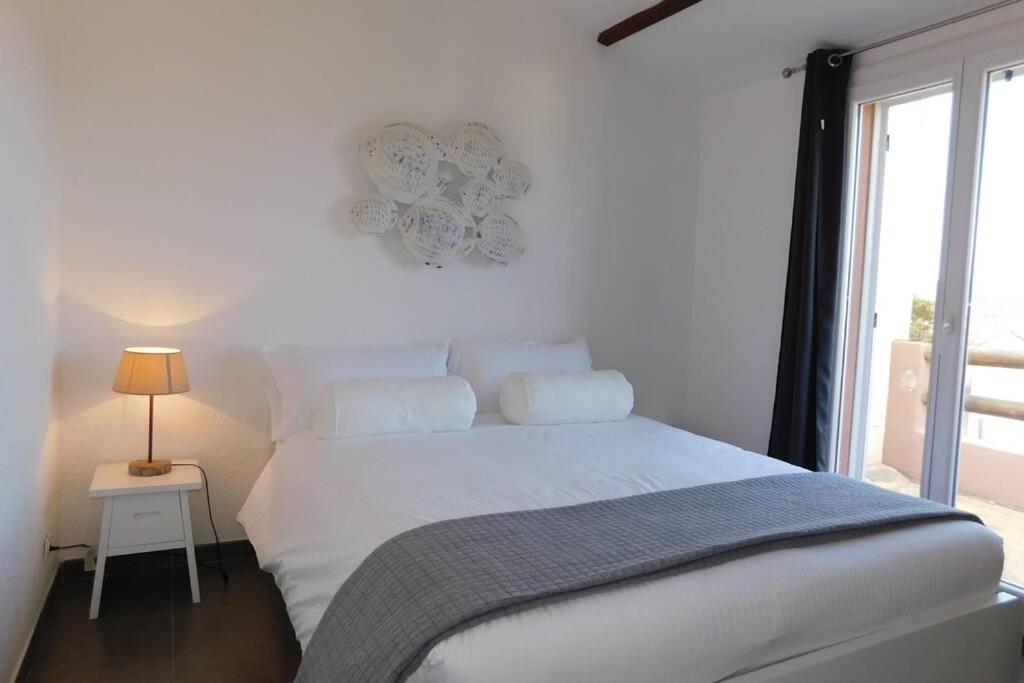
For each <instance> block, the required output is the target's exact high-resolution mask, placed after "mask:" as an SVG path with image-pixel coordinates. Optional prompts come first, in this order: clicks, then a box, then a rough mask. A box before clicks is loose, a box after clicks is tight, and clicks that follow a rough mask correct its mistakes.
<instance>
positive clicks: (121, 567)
mask: <svg viewBox="0 0 1024 683" xmlns="http://www.w3.org/2000/svg"><path fill="white" fill-rule="evenodd" d="M206 559H209V558H206ZM224 568H225V570H227V572H228V574H229V575H230V581H229V582H228V584H227V585H226V586H225V584H224V582H223V581H222V580H221V578H220V574H218V573H217V571H216V570H214V569H209V568H205V567H202V566H201V567H199V590H200V593H201V597H202V602H200V603H199V604H198V605H194V604H192V598H191V594H190V591H189V581H188V570H187V568H186V567H185V565H184V556H182V555H181V554H180V553H177V554H170V553H162V554H155V553H154V554H148V555H133V556H125V557H117V558H112V559H111V560H110V562H109V563H108V565H107V572H106V579H105V581H104V587H103V600H102V602H101V604H100V616H99V619H97V620H95V621H90V620H89V598H90V595H91V592H92V578H93V575H92V574H91V573H89V574H85V573H82V572H81V571H80V570H79V571H74V570H72V569H68V568H66V567H65V568H62V571H61V574H60V576H58V578H57V582H58V584H57V586H56V592H55V594H54V599H53V600H52V601H51V602H50V604H49V605H48V606H47V608H46V611H45V613H44V615H43V618H42V620H41V622H40V627H39V630H38V631H37V637H36V639H35V641H34V642H33V645H32V649H31V652H30V653H29V659H28V660H27V661H26V666H25V667H24V668H23V671H22V673H23V680H26V681H33V682H36V681H75V682H76V683H79V682H82V683H87V682H91V681H104V682H110V683H113V682H116V681H145V683H160V682H162V681H203V683H218V682H220V683H228V682H230V681H255V682H259V681H267V682H271V681H290V680H292V679H293V678H294V676H295V671H296V669H297V668H298V665H299V658H300V651H299V645H298V642H296V640H295V634H294V633H293V631H292V627H291V623H290V622H289V621H288V615H287V613H286V612H285V607H284V602H283V601H282V600H281V595H280V593H279V592H278V590H277V587H276V586H275V585H274V580H273V578H272V577H271V576H270V575H269V574H267V573H265V572H262V571H260V569H259V567H258V566H257V564H256V558H255V557H254V556H252V554H251V549H248V550H244V549H242V550H240V549H235V550H234V551H233V552H231V553H230V559H225V561H224Z"/></svg>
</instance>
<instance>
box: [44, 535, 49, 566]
mask: <svg viewBox="0 0 1024 683" xmlns="http://www.w3.org/2000/svg"><path fill="white" fill-rule="evenodd" d="M49 556H50V534H46V535H45V536H43V561H44V562H45V561H46V558H48V557H49Z"/></svg>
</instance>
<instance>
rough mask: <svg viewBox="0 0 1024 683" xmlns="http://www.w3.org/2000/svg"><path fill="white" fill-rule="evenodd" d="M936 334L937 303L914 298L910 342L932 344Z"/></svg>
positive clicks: (911, 312) (917, 297) (911, 310)
mask: <svg viewBox="0 0 1024 683" xmlns="http://www.w3.org/2000/svg"><path fill="white" fill-rule="evenodd" d="M934 334H935V302H934V301H929V300H928V299H922V298H921V297H919V296H915V297H914V302H913V303H912V304H911V308H910V341H916V342H924V343H926V344H931V343H932V336H933V335H934Z"/></svg>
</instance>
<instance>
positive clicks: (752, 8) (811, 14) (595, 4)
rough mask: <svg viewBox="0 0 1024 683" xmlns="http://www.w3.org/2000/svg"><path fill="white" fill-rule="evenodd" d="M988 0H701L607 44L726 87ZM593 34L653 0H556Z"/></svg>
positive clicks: (693, 80) (704, 86)
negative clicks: (819, 49)
mask: <svg viewBox="0 0 1024 683" xmlns="http://www.w3.org/2000/svg"><path fill="white" fill-rule="evenodd" d="M993 1H994V0H704V1H703V2H701V3H699V4H697V5H695V6H693V7H690V8H689V9H686V10H684V11H682V12H680V13H679V14H676V15H675V16H673V17H670V18H669V19H666V20H665V21H662V22H661V23H659V24H655V25H654V26H651V27H650V28H647V29H646V30H644V31H642V32H641V33H638V34H636V35H634V36H632V37H630V38H627V39H626V40H624V41H622V42H620V43H617V44H616V45H613V46H611V47H606V48H601V49H604V50H609V51H618V52H619V53H620V54H622V55H623V56H625V57H626V58H628V59H630V60H635V61H638V62H641V63H644V64H646V65H648V66H650V67H652V68H655V69H658V70H659V71H661V72H662V73H663V74H665V75H668V76H670V77H672V78H674V79H676V80H678V81H679V82H681V83H682V84H683V85H684V86H685V87H687V88H696V89H698V90H699V91H700V92H703V93H708V92H716V91H721V90H728V89H731V88H734V87H738V86H740V85H744V84H746V83H752V82H755V81H760V80H763V79H765V78H769V77H771V76H772V75H777V74H779V73H780V72H781V71H782V69H783V67H786V66H791V65H795V64H799V63H802V61H803V57H804V55H806V54H807V53H808V52H810V51H811V50H813V49H815V48H817V47H837V46H844V47H853V46H857V45H860V44H862V43H864V42H865V41H870V40H873V39H877V38H880V37H885V36H888V35H892V34H895V33H900V32H902V31H905V30H908V29H911V28H915V27H917V26H920V25H923V24H926V23H931V22H932V21H937V20H940V19H944V18H947V17H950V16H953V15H956V14H959V13H961V12H963V11H966V10H969V9H974V8H976V7H980V6H983V5H987V4H991V3H992V2H993ZM558 2H559V3H560V5H561V6H562V8H563V9H564V10H565V12H566V13H567V14H568V15H569V16H570V17H572V19H573V20H574V22H575V23H577V24H578V25H583V26H584V27H585V29H586V30H587V31H588V32H589V33H590V34H592V38H593V39H594V40H595V41H596V38H597V34H598V33H599V32H600V31H601V30H602V29H605V28H608V27H609V26H611V25H613V24H615V23H617V22H618V21H620V20H622V19H624V18H626V17H627V16H629V15H631V14H633V13H634V12H637V11H639V10H641V9H644V8H645V7H648V6H650V5H652V4H654V2H655V0H558Z"/></svg>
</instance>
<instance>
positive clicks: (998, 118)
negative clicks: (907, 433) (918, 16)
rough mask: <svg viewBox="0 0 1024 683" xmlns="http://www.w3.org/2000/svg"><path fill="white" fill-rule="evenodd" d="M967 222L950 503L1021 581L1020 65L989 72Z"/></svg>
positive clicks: (1023, 256) (1023, 165) (1023, 288)
mask: <svg viewBox="0 0 1024 683" xmlns="http://www.w3.org/2000/svg"><path fill="white" fill-rule="evenodd" d="M987 101H988V106H987V108H986V111H985V116H984V121H985V128H984V130H985V138H984V144H983V146H982V165H981V185H980V187H979V195H978V215H977V222H976V226H975V246H974V266H973V271H972V272H973V276H972V282H971V294H970V308H969V317H968V334H967V345H968V364H967V369H966V373H965V375H964V403H963V409H964V412H963V416H962V421H961V427H960V460H959V464H958V468H957V476H958V481H957V498H956V504H957V506H958V507H961V508H963V509H965V510H970V511H971V512H974V513H975V514H977V515H978V516H979V517H981V518H982V519H983V520H984V521H985V523H986V524H987V525H988V526H989V527H991V528H992V529H993V530H994V531H996V532H997V533H999V534H1001V535H1002V537H1003V543H1004V548H1005V552H1006V565H1005V571H1004V578H1005V579H1006V580H1007V581H1010V582H1012V583H1016V584H1018V585H1024V211H1022V208H1021V201H1020V198H1021V195H1022V192H1024V162H1022V160H1024V65H1021V66H1020V67H1015V68H1013V69H1001V70H999V71H997V72H994V73H992V74H991V76H990V78H989V85H988V98H987Z"/></svg>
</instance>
